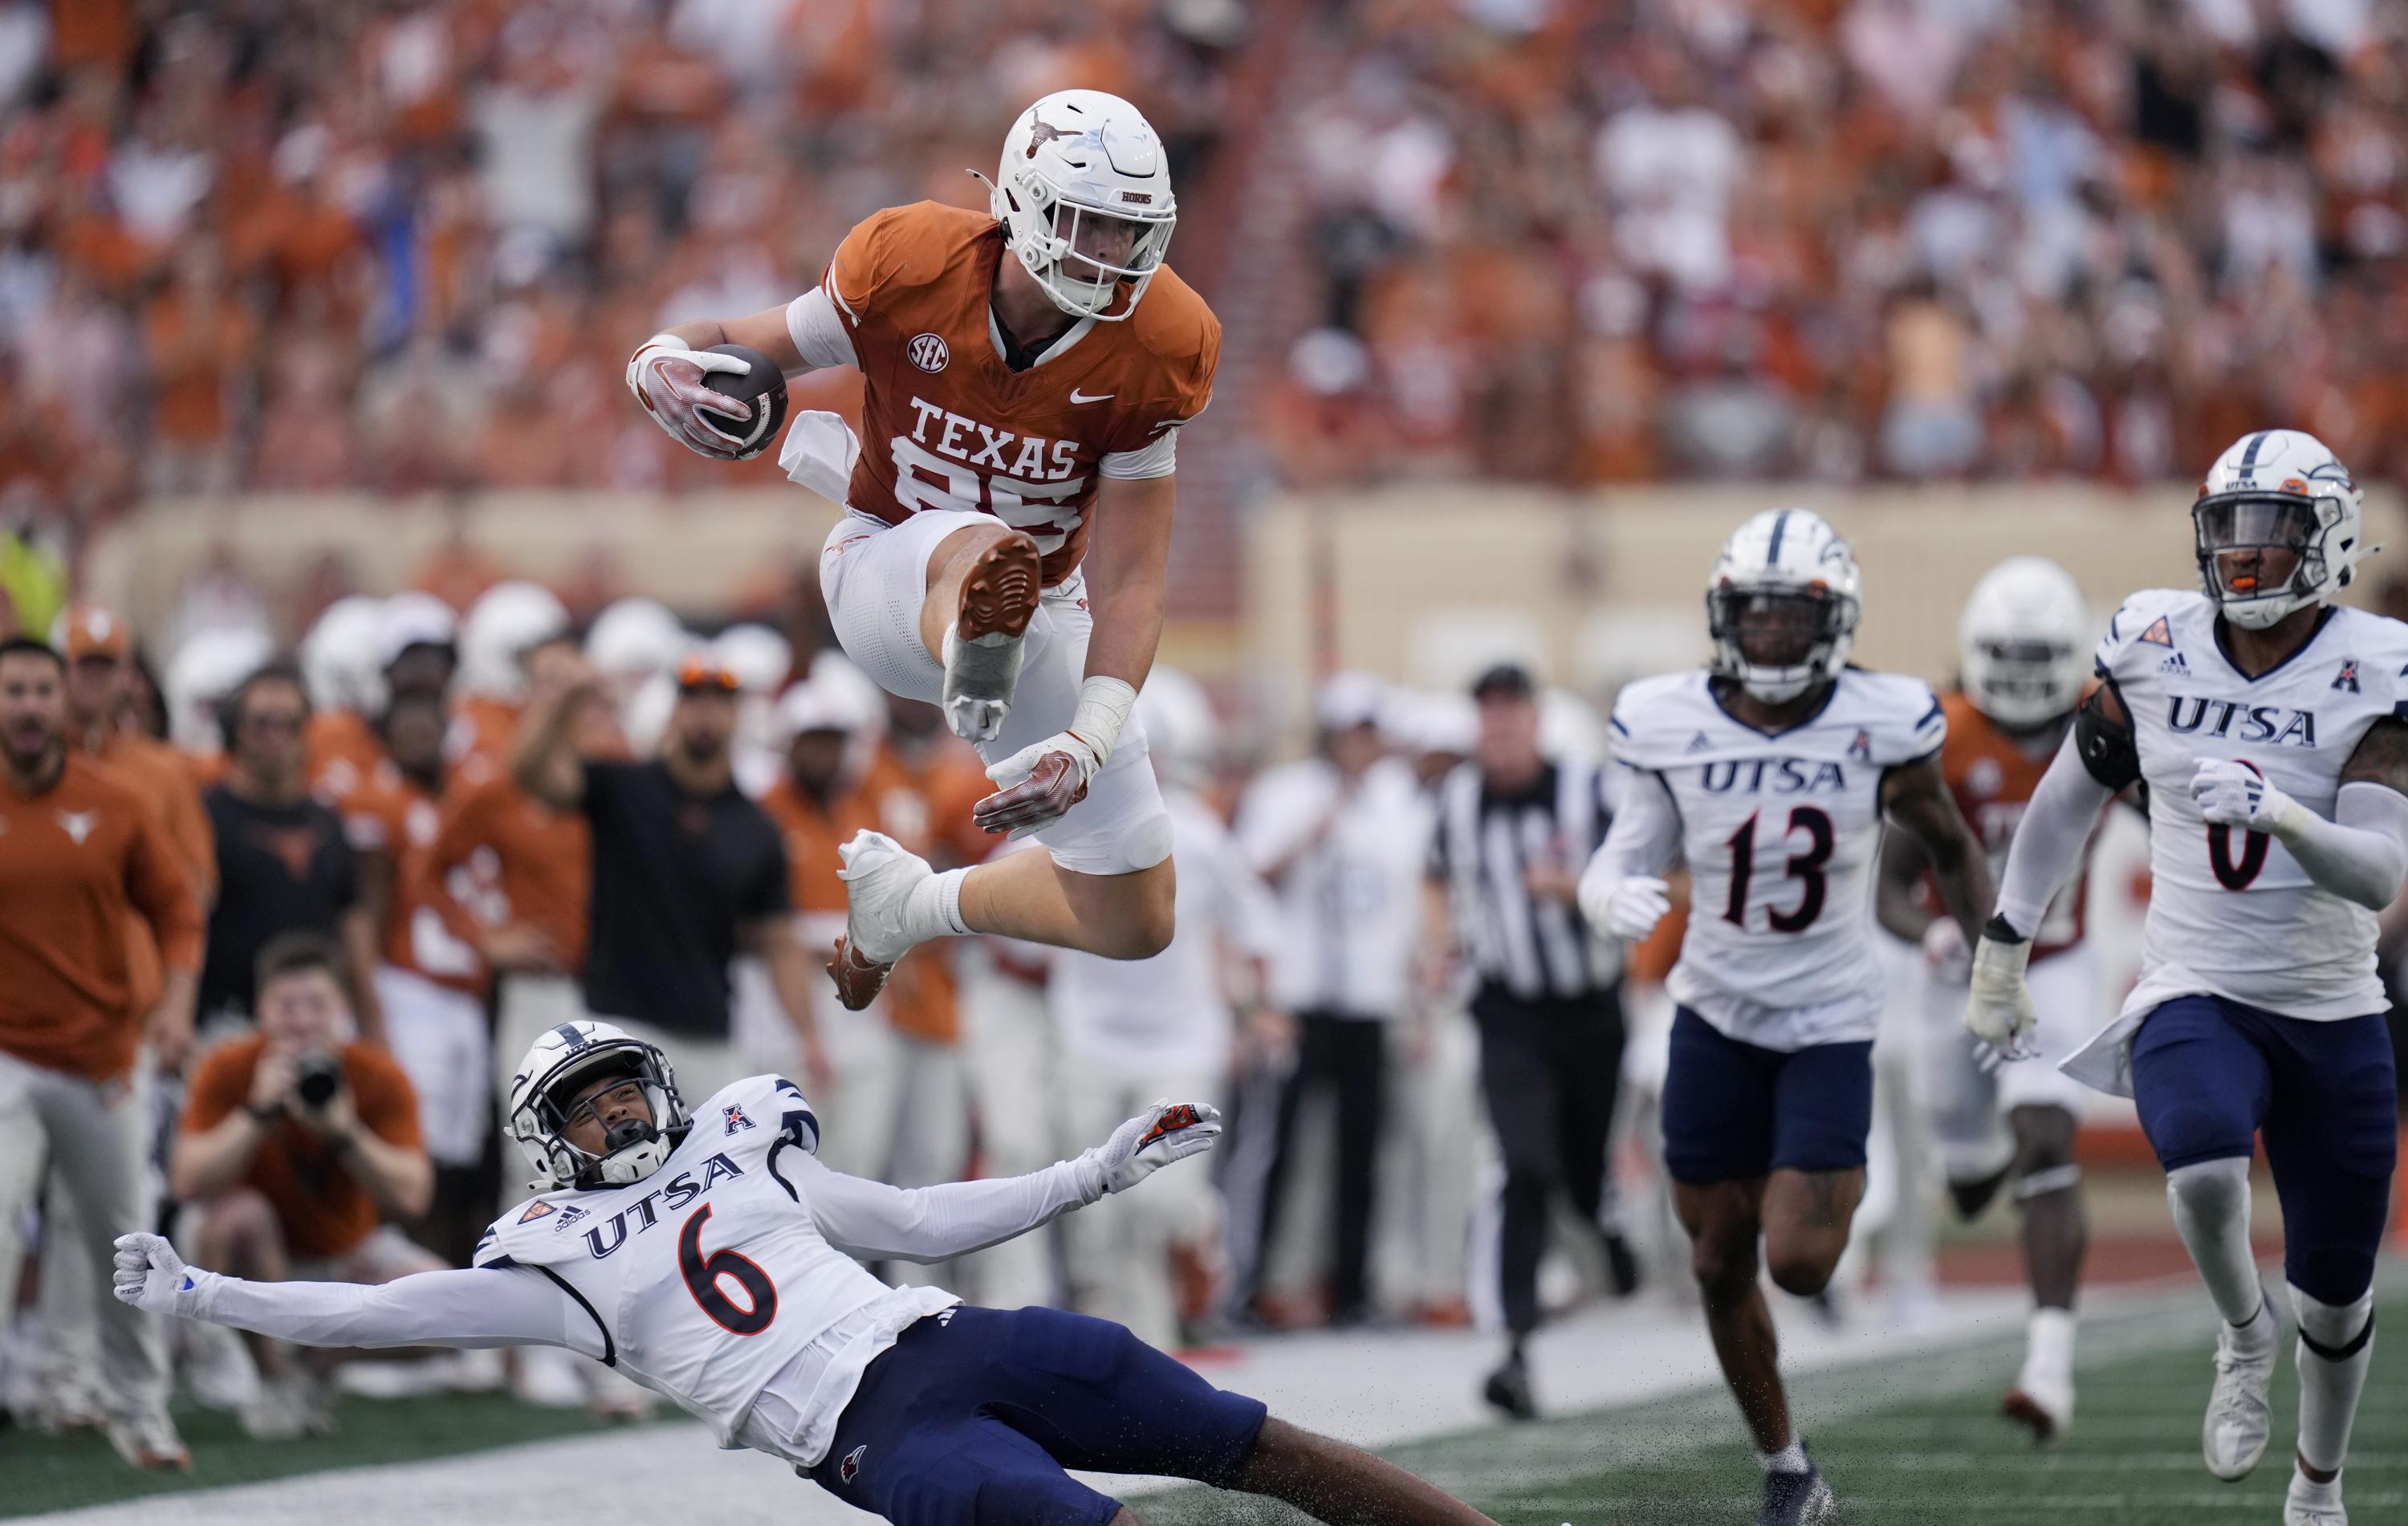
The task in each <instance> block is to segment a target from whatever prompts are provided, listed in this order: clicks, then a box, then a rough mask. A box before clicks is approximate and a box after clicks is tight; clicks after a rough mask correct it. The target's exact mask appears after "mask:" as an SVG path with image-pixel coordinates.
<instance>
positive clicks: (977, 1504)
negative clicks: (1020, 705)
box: [116, 1022, 1493, 1526]
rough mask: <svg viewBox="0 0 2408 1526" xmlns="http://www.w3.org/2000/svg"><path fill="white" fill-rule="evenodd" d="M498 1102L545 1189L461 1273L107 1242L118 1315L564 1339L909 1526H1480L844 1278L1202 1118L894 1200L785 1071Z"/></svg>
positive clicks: (1123, 1184)
mask: <svg viewBox="0 0 2408 1526" xmlns="http://www.w3.org/2000/svg"><path fill="white" fill-rule="evenodd" d="M509 1107H510V1112H509V1132H510V1134H511V1136H512V1137H513V1138H515V1139H516V1140H517V1141H518V1143H519V1145H520V1147H521V1148H522V1149H523V1151H524V1152H525V1154H526V1157H527V1159H528V1160H529V1161H530V1162H532V1163H533V1165H534V1167H535V1178H536V1182H535V1185H536V1187H537V1188H538V1191H537V1195H536V1196H535V1197H533V1198H530V1199H529V1200H527V1201H526V1202H523V1203H521V1204H520V1205H519V1206H517V1207H515V1208H512V1209H511V1210H510V1211H509V1212H508V1213H506V1214H504V1215H503V1216H501V1217H500V1218H499V1219H497V1220H495V1223H494V1226H493V1228H492V1229H490V1230H488V1231H486V1232H485V1236H484V1238H483V1240H481V1241H480V1243H479V1245H478V1246H477V1251H476V1256H475V1258H474V1264H473V1265H472V1266H471V1267H470V1268H469V1269H467V1270H465V1271H447V1272H426V1273H421V1274H417V1275H415V1276H409V1277H403V1278H400V1279H399V1280H397V1281H394V1282H389V1283H386V1284H384V1285H383V1286H382V1287H362V1286H355V1285H352V1284H350V1283H322V1282H280V1283H260V1282H249V1281H245V1280H243V1279H241V1278H239V1277H228V1276H221V1275H219V1274H216V1273H212V1272H205V1271H202V1270H201V1269H199V1268H198V1267H191V1266H187V1265H185V1264H184V1263H183V1261H182V1260H179V1258H178V1257H177V1255H176V1252H175V1250H174V1248H173V1247H172V1246H170V1245H168V1244H167V1242H166V1241H165V1240H163V1239H161V1238H160V1237H159V1236H157V1235H154V1234H129V1235H126V1236H124V1237H123V1238H122V1239H120V1240H119V1241H118V1242H117V1257H116V1263H117V1264H116V1292H117V1296H118V1298H120V1299H121V1300H122V1301H123V1302H125V1303H130V1304H133V1305H135V1306H136V1307H137V1308H142V1309H148V1310H151V1311H154V1312H156V1313H161V1314H175V1315H179V1316H181V1317H187V1318H198V1319H208V1320H213V1321H215V1322H217V1323H219V1324H222V1325H232V1326H234V1327H236V1329H240V1330H251V1331H257V1332H261V1333H263V1334H267V1335H273V1336H277V1337H279V1338H281V1339H284V1340H289V1341H298V1342H301V1343H303V1344H304V1345H310V1346H566V1347H568V1348H569V1349H571V1350H574V1351H579V1352H582V1353H583V1354H584V1355H586V1356H589V1357H593V1358H595V1359H596V1360H601V1361H603V1362H606V1363H609V1364H610V1365H613V1366H615V1367H617V1368H618V1369H619V1370H620V1371H621V1372H623V1373H624V1374H626V1375H628V1376H629V1377H631V1378H633V1379H635V1380H636V1381H637V1382H638V1383H640V1384H642V1385H643V1386H644V1387H646V1388H648V1389H653V1390H654V1391H656V1392H658V1393H660V1394H662V1395H664V1396H666V1397H667V1398H668V1399H670V1400H672V1401H674V1402H675V1403H676V1404H678V1405H679V1407H681V1408H682V1409H684V1410H685V1411H686V1412H687V1413H689V1414H691V1415H693V1416H694V1417H695V1418H697V1419H700V1420H702V1421H703V1422H704V1423H705V1424H707V1425H709V1426H710V1428H711V1429H712V1431H713V1432H714V1433H715V1434H716V1435H717V1436H718V1438H719V1443H720V1445H721V1446H723V1447H751V1448H753V1450H755V1451H761V1452H767V1453H768V1454H770V1455H771V1456H773V1457H778V1458H782V1459H784V1460H785V1461H789V1462H792V1463H793V1464H794V1465H795V1467H796V1471H798V1472H800V1473H802V1474H804V1475H805V1476H809V1477H810V1478H812V1479H813V1480H814V1481H816V1482H817V1483H819V1484H820V1485H821V1486H822V1487H824V1488H825V1489H826V1490H828V1491H829V1492H830V1493H832V1494H835V1495H836V1496H837V1497H838V1498H839V1499H840V1500H843V1501H844V1502H845V1503H846V1504H851V1505H853V1506H855V1507H857V1508H859V1509H863V1510H867V1511H869V1512H870V1513H872V1514H874V1515H879V1516H882V1517H884V1518H885V1519H889V1520H893V1521H896V1522H901V1523H905V1526H973V1523H976V1526H1022V1523H1025V1526H1040V1523H1041V1526H1105V1523H1107V1522H1110V1523H1113V1526H1135V1521H1136V1518H1135V1517H1134V1516H1133V1515H1131V1514H1130V1513H1129V1511H1128V1510H1126V1509H1125V1507H1123V1506H1122V1505H1121V1504H1119V1502H1117V1501H1115V1500H1112V1499H1111V1498H1109V1497H1108V1496H1105V1495H1103V1494H1099V1493H1097V1492H1096V1491H1095V1490H1092V1489H1089V1488H1088V1487H1087V1486H1086V1485H1084V1484H1082V1483H1080V1482H1078V1481H1077V1480H1076V1479H1073V1478H1072V1477H1070V1476H1069V1475H1068V1473H1066V1472H1065V1471H1064V1470H1065V1469H1066V1468H1082V1469H1093V1470H1097V1471H1101V1472H1107V1473H1140V1474H1162V1475H1174V1476H1181V1477H1188V1478H1197V1479H1201V1480H1203V1481H1205V1482H1207V1483H1211V1484H1215V1485H1218V1486H1220V1487H1222V1488H1225V1489H1235V1490H1246V1491H1249V1492H1253V1493H1258V1494H1269V1495H1271V1496H1274V1497H1276V1498H1279V1499H1282V1500H1285V1501H1286V1502H1288V1503H1289V1504H1293V1505H1295V1506H1297V1508H1298V1509H1301V1510H1303V1511H1305V1512H1306V1513H1308V1514H1310V1515H1312V1516H1314V1517H1315V1519H1321V1520H1327V1521H1344V1522H1362V1523H1366V1526H1369V1523H1373V1522H1379V1523H1393V1526H1482V1523H1484V1522H1487V1518H1486V1517H1485V1516H1483V1515H1481V1514H1480V1513H1479V1512H1478V1511H1475V1510H1473V1509H1471V1508H1470V1507H1469V1505H1466V1504H1461V1503H1460V1502H1458V1501H1456V1500H1455V1499H1454V1498H1452V1497H1451V1496H1449V1495H1447V1494H1444V1493H1441V1491H1440V1490H1436V1489H1434V1488H1432V1487H1431V1486H1430V1485H1428V1484H1426V1483H1424V1482H1423V1481H1422V1480H1420V1479H1419V1478H1416V1477H1414V1476H1412V1474H1409V1473H1406V1472H1405V1471H1403V1470H1402V1469H1400V1468H1397V1467H1394V1466H1391V1465H1390V1464H1388V1463H1386V1462H1383V1461H1380V1460H1379V1459H1377V1458H1374V1457H1371V1456H1369V1454H1367V1453H1364V1452H1359V1451H1356V1450H1355V1448H1353V1447H1346V1446H1342V1445H1340V1443H1338V1442H1334V1441H1330V1440H1327V1439H1326V1438H1324V1437H1321V1436H1316V1435H1313V1434H1312V1433H1310V1432H1305V1431H1301V1430H1298V1429H1297V1428H1296V1427H1295V1426H1292V1425H1287V1424H1285V1423H1283V1422H1282V1421H1279V1420H1276V1419H1271V1418H1267V1416H1266V1415H1265V1412H1264V1409H1263V1405H1262V1404H1260V1403H1258V1402H1257V1401H1255V1400H1253V1399H1247V1398H1243V1397H1241V1396H1240V1395H1238V1394H1234V1393H1229V1392H1226V1391H1224V1390H1222V1389H1216V1388H1214V1387H1212V1386H1211V1384H1209V1383H1207V1382H1205V1381H1204V1380H1203V1379H1202V1378H1201V1377H1198V1376H1197V1375H1196V1374H1195V1373H1193V1372H1191V1371H1189V1370H1188V1369H1187V1368H1185V1367H1183V1366H1182V1365H1180V1364H1179V1363H1178V1362H1176V1361H1174V1360H1171V1359H1170V1358H1168V1357H1167V1356H1164V1355H1163V1354H1162V1353H1161V1352H1159V1351H1156V1350H1154V1348H1153V1347H1152V1346H1146V1345H1145V1344H1143V1343H1142V1342H1140V1341H1139V1340H1138V1339H1137V1338H1136V1337H1135V1336H1133V1335H1131V1334H1130V1333H1129V1332H1127V1331H1126V1330H1125V1329H1123V1328H1121V1327H1120V1326H1118V1325H1113V1324H1108V1323H1106V1322H1105V1321H1103V1320H1100V1319H1091V1318H1088V1317H1085V1316H1083V1315H1075V1314H1068V1313H1065V1312H1063V1311H1060V1310H1056V1309H1046V1308H1026V1309H1018V1310H1012V1311H1009V1312H1006V1311H1001V1310H996V1309H981V1308H973V1307H970V1306H968V1305H966V1304H964V1303H962V1302H961V1301H960V1300H959V1299H957V1298H955V1297H954V1296H953V1294H951V1293H948V1292H944V1291H942V1290H941V1289H939V1288H916V1287H907V1288H889V1287H887V1286H886V1285H885V1284H883V1283H882V1282H880V1281H879V1280H878V1279H877V1278H875V1277H873V1276H871V1275H870V1274H868V1273H867V1271H864V1270H863V1269H862V1267H861V1266H860V1265H859V1264H858V1263H856V1262H855V1261H854V1260H853V1259H852V1258H853V1257H854V1256H860V1257H864V1258H871V1259H875V1258H886V1257H896V1258H901V1259H903V1260H919V1261H939V1260H948V1259H950V1258H952V1257H954V1256H959V1255H964V1254H967V1253H968V1252H970V1251H973V1250H976V1249H979V1248H981V1247H982V1246H985V1245H994V1244H996V1243H997V1242H999V1241H1002V1240H1007V1239H1010V1238H1011V1237H1012V1236H1014V1235H1018V1234H1024V1233H1025V1232H1027V1231H1030V1230H1033V1229H1035V1228H1037V1227H1038V1226H1039V1225H1041V1224H1045V1223H1048V1222H1050V1221H1051V1220H1053V1219H1054V1218H1055V1217H1057V1216H1060V1215H1062V1214H1065V1213H1068V1212H1070V1211H1072V1210H1074V1209H1077V1208H1079V1207H1082V1206H1083V1205H1085V1204H1088V1203H1092V1202H1097V1200H1098V1199H1100V1198H1102V1197H1103V1196H1104V1195H1105V1194H1107V1193H1112V1192H1125V1191H1127V1190H1128V1189H1129V1188H1133V1187H1135V1186H1136V1185H1137V1184H1138V1183H1139V1182H1140V1181H1142V1180H1143V1179H1144V1178H1145V1177H1146V1176H1147V1175H1149V1174H1151V1173H1153V1172H1154V1171H1156V1170H1159V1169H1160V1168H1161V1167H1163V1166H1166V1165H1168V1164H1170V1163H1171V1162H1173V1161H1175V1160H1179V1159H1184V1158H1185V1157H1187V1156H1191V1155H1197V1154H1200V1153H1202V1152H1203V1151H1205V1150H1209V1149H1211V1147H1212V1145H1213V1143H1214V1142H1215V1140H1216V1139H1217V1138H1218V1136H1219V1134H1220V1131H1221V1124H1220V1116H1219V1115H1218V1114H1216V1113H1215V1112H1214V1111H1213V1110H1212V1109H1211V1108H1210V1107H1205V1106H1192V1105H1186V1104H1180V1105H1173V1104H1171V1103H1169V1102H1167V1101H1166V1102H1157V1103H1155V1104H1154V1105H1153V1106H1151V1107H1149V1108H1147V1109H1145V1110H1144V1111H1143V1112H1142V1113H1140V1115H1139V1116H1136V1117H1133V1118H1131V1119H1129V1120H1128V1121H1127V1122H1126V1123H1124V1124H1122V1125H1121V1126H1120V1127H1119V1128H1118V1129H1116V1130H1113V1131H1112V1136H1111V1139H1109V1140H1107V1141H1106V1142H1104V1143H1103V1144H1101V1145H1097V1146H1096V1147H1095V1148H1093V1149H1091V1150H1088V1151H1086V1152H1085V1153H1084V1154H1082V1155H1080V1156H1078V1157H1077V1158H1076V1159H1069V1160H1064V1161H1060V1162H1057V1163H1056V1164H1054V1165H1052V1166H1049V1167H1047V1168H1046V1169H1045V1170H1043V1171H1039V1172H1035V1173H1031V1174H1029V1175H1026V1176H1015V1177H1006V1178H998V1179H990V1180H986V1181H977V1182H956V1183H953V1184H951V1185H949V1186H943V1187H932V1188H918V1189H916V1190H908V1191H907V1190H905V1189H902V1188H893V1187H886V1186H883V1185H882V1184H880V1183H876V1182H870V1181H865V1180H862V1179H861V1178H859V1177H854V1176H846V1175H842V1174H840V1173H837V1172H834V1171H831V1170H829V1169H828V1168H827V1167H826V1166H824V1165H823V1164H821V1163H820V1160H819V1158H818V1156H817V1154H816V1153H815V1152H816V1151H817V1149H818V1146H819V1134H820V1126H819V1119H818V1118H817V1117H816V1116H814V1115H813V1113H812V1111H811V1107H810V1103H809V1102H808V1101H805V1100H804V1097H803V1094H802V1091H801V1090H800V1088H798V1087H796V1086H795V1085H794V1084H793V1083H792V1082H790V1081H785V1080H781V1078H779V1077H777V1076H774V1075H758V1076H754V1077H753V1078H752V1079H750V1080H746V1081H738V1082H737V1083H736V1084H735V1085H733V1086H730V1087H726V1088H725V1089H724V1090H722V1091H720V1092H718V1093H716V1094H715V1095H713V1096H712V1097H711V1098H710V1100H709V1101H705V1102H704V1103H703V1104H702V1105H701V1106H700V1107H698V1108H696V1109H695V1110H694V1111H693V1112H692V1113H691V1114H689V1113H688V1112H687V1110H686V1107H685V1104H684V1102H683V1101H682V1099H681V1098H680V1096H679V1095H678V1089H677V1079H676V1075H675V1073H674V1071H673V1070H672V1068H671V1066H670V1064H669V1060H668V1058H667V1056H666V1055H664V1054H663V1053H662V1052H661V1051H660V1050H659V1049H658V1048H655V1047H654V1046H653V1045H652V1044H646V1043H644V1042H643V1041H642V1040H640V1039H637V1038H635V1037H633V1036H631V1035H629V1034H627V1033H625V1032H624V1031H623V1030H621V1029H616V1028H613V1027H611V1026H610V1025H609V1024H608V1023H596V1022H575V1023H564V1024H562V1025H561V1026H560V1027H558V1028H555V1029H552V1030H551V1031H549V1032H547V1033H545V1034H544V1035H543V1037H542V1038H540V1039H538V1040H537V1041H536V1044H535V1045H534V1047H533V1048H531V1049H530V1050H529V1051H528V1052H527V1056H526V1059H525V1061H524V1062H523V1064H522V1065H521V1066H520V1067H519V1070H518V1073H517V1074H516V1075H515V1076H513V1077H512V1079H511V1083H510V1090H509ZM1491 1526H1493V1523H1491Z"/></svg>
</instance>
